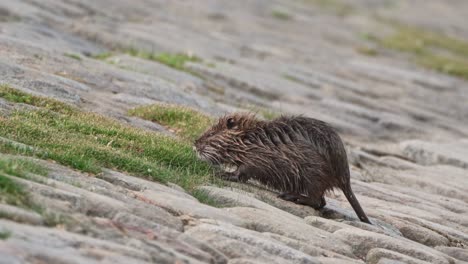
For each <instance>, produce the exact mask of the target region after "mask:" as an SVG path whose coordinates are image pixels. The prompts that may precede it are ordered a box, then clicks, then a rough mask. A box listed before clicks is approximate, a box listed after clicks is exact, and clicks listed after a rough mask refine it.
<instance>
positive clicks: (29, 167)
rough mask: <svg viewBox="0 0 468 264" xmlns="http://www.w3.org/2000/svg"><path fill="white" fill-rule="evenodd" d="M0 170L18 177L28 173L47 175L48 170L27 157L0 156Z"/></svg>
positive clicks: (23, 176)
mask: <svg viewBox="0 0 468 264" xmlns="http://www.w3.org/2000/svg"><path fill="white" fill-rule="evenodd" d="M0 172H2V173H6V174H8V175H12V176H16V177H20V178H27V174H28V173H33V174H37V175H42V176H47V173H48V170H47V169H46V168H44V167H43V166H41V165H39V164H37V163H35V162H33V161H30V160H27V159H21V158H10V157H7V156H0Z"/></svg>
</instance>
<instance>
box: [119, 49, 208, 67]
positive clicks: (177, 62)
mask: <svg viewBox="0 0 468 264" xmlns="http://www.w3.org/2000/svg"><path fill="white" fill-rule="evenodd" d="M126 53H128V54H129V55H131V56H135V57H139V58H142V59H146V60H152V61H157V62H160V63H162V64H165V65H167V66H169V67H172V68H174V69H177V70H185V67H184V66H185V63H186V62H202V59H200V58H199V57H197V56H194V55H188V54H183V53H165V52H163V53H153V52H146V51H143V50H137V49H133V48H132V49H129V50H127V51H126Z"/></svg>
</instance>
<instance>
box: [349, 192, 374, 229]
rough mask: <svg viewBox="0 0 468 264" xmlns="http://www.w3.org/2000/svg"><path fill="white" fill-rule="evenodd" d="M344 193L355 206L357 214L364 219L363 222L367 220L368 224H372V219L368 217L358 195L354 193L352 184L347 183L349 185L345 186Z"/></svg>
mask: <svg viewBox="0 0 468 264" xmlns="http://www.w3.org/2000/svg"><path fill="white" fill-rule="evenodd" d="M343 193H344V195H345V196H346V199H348V202H349V203H350V204H351V206H352V207H353V209H354V211H355V212H356V214H357V216H358V217H359V219H360V220H361V221H362V222H365V223H368V224H371V225H372V223H371V221H370V220H369V218H367V215H366V213H364V210H362V207H361V205H360V204H359V201H358V200H357V198H356V196H354V193H353V190H352V189H351V185H350V184H347V186H345V187H344V188H343Z"/></svg>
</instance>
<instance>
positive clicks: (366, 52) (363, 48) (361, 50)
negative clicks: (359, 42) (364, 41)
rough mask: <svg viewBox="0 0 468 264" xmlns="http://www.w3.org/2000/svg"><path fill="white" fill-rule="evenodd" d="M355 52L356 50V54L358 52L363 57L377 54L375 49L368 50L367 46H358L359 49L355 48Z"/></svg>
mask: <svg viewBox="0 0 468 264" xmlns="http://www.w3.org/2000/svg"><path fill="white" fill-rule="evenodd" d="M355 50H356V52H358V53H360V54H363V55H366V56H371V57H374V56H377V55H378V54H379V53H378V52H377V50H376V49H374V48H369V47H367V46H359V47H356V49H355Z"/></svg>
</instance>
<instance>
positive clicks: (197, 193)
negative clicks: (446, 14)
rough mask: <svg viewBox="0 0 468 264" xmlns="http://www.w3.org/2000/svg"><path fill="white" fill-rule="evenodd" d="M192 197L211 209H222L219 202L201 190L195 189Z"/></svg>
mask: <svg viewBox="0 0 468 264" xmlns="http://www.w3.org/2000/svg"><path fill="white" fill-rule="evenodd" d="M192 195H193V197H195V198H197V200H198V201H199V202H200V203H203V204H207V205H210V206H213V207H218V208H221V207H224V206H223V205H222V204H221V203H220V202H218V201H216V200H215V199H214V198H213V197H211V196H210V194H209V193H208V192H207V191H205V190H202V189H196V190H194V191H193V192H192Z"/></svg>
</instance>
